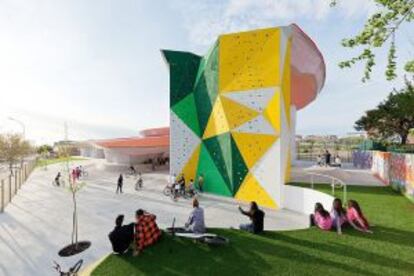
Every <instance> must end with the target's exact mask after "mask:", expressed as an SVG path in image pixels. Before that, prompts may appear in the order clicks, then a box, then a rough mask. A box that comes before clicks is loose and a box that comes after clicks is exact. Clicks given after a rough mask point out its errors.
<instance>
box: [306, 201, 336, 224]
mask: <svg viewBox="0 0 414 276" xmlns="http://www.w3.org/2000/svg"><path fill="white" fill-rule="evenodd" d="M310 224H311V226H313V225H316V226H317V227H318V228H320V229H322V230H326V231H329V230H331V229H332V218H331V215H330V214H329V212H328V211H326V210H325V208H323V205H322V204H321V203H319V202H317V203H316V204H315V211H314V213H313V214H311V215H310Z"/></svg>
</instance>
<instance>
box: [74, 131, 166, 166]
mask: <svg viewBox="0 0 414 276" xmlns="http://www.w3.org/2000/svg"><path fill="white" fill-rule="evenodd" d="M80 144H81V146H80V148H81V150H80V152H81V155H82V156H85V157H93V158H105V159H106V160H107V161H108V162H110V163H117V164H124V165H136V164H143V163H154V164H156V165H158V164H160V163H162V164H165V163H166V162H168V158H169V146H170V134H169V128H168V127H163V128H152V129H146V130H143V131H141V132H140V135H139V136H137V137H128V138H117V139H106V140H90V141H85V142H82V143H80Z"/></svg>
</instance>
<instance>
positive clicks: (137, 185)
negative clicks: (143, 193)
mask: <svg viewBox="0 0 414 276" xmlns="http://www.w3.org/2000/svg"><path fill="white" fill-rule="evenodd" d="M143 182H144V181H143V180H142V176H141V173H140V172H139V173H138V180H137V183H136V184H135V189H138V188H142V184H143Z"/></svg>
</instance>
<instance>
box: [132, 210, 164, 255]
mask: <svg viewBox="0 0 414 276" xmlns="http://www.w3.org/2000/svg"><path fill="white" fill-rule="evenodd" d="M136 219H137V223H136V225H135V246H136V250H135V254H134V255H138V254H139V253H140V252H142V250H144V248H145V247H148V246H150V245H152V244H154V243H156V242H157V241H158V240H159V239H160V237H161V231H160V229H159V228H158V225H157V223H156V222H155V219H156V216H155V215H153V214H150V213H148V212H145V211H144V210H142V209H139V210H138V211H137V212H136Z"/></svg>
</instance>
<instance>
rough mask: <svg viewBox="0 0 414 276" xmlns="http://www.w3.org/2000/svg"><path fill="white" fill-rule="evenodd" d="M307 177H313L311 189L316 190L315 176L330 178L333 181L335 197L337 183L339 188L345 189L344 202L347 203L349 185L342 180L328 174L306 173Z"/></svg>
mask: <svg viewBox="0 0 414 276" xmlns="http://www.w3.org/2000/svg"><path fill="white" fill-rule="evenodd" d="M305 174H306V175H309V176H310V177H311V188H312V189H314V176H319V177H325V178H329V179H330V180H331V187H332V195H335V185H336V182H337V183H338V184H339V185H338V186H339V188H343V192H344V193H343V202H344V203H346V202H347V194H346V193H347V185H346V183H345V182H344V181H342V180H341V179H339V178H337V177H335V176H332V175H327V174H322V173H314V172H306V173H305Z"/></svg>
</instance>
